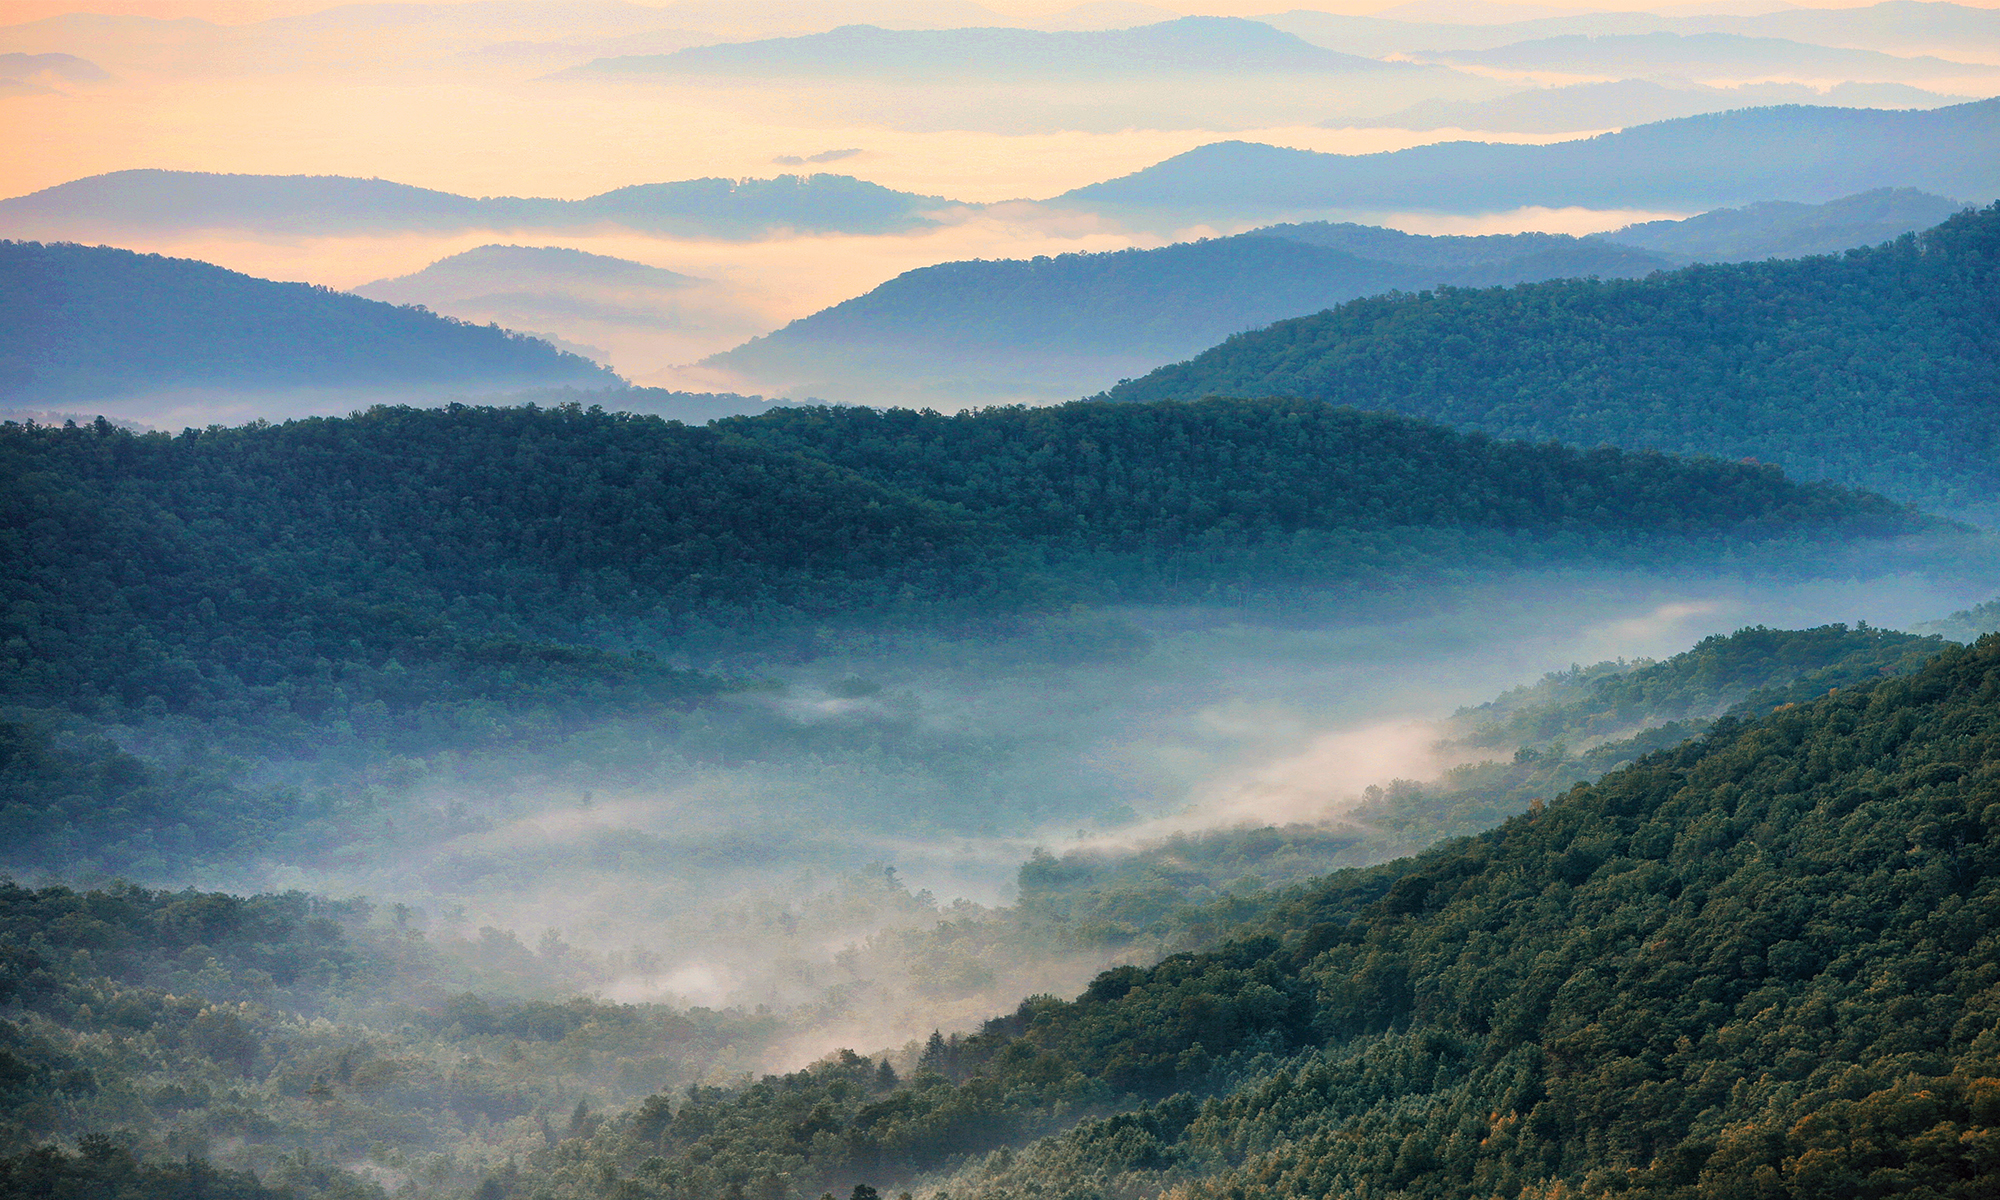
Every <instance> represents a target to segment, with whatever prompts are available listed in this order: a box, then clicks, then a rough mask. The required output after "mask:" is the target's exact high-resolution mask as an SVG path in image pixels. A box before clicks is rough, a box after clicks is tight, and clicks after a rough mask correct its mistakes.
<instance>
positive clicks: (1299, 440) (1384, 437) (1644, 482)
mask: <svg viewBox="0 0 2000 1200" xmlns="http://www.w3.org/2000/svg"><path fill="white" fill-rule="evenodd" d="M716 428H717V429H718V430H721V431H723V432H725V433H727V434H729V435H732V436H735V437H740V438H742V439H744V440H746V441H751V442H754V443H756V444H758V445H761V446H765V447H768V448H770V449H773V450H785V451H788V452H794V453H798V454H801V455H803V456H805V457H808V458H811V459H814V460H820V461H825V462H827V463H829V464H832V465H834V466H838V467H840V468H842V469H844V470H849V471H853V472H854V473H856V474H857V475H859V476H861V477H863V478H866V479H868V480H871V481H873V482H875V483H877V484H879V485H881V486H883V487H888V488H894V489H896V490H898V491H902V492H906V493H909V494H913V495H921V496H924V497H925V498H927V499H929V500H932V501H936V502H939V503H941V504H943V505H945V506H947V507H948V508H950V509H952V510H954V511H960V512H964V513H967V514H969V515H971V516H974V517H976V518H978V519H980V520H981V521H982V522H983V523H985V524H986V525H988V526H989V527H993V528H997V529H1001V530H1004V531H1005V534H1006V536H1008V537H1010V538H1014V539H1020V540H1023V541H1027V542H1030V543H1032V544H1033V545H1034V546H1035V547H1036V548H1037V549H1038V550H1039V551H1040V552H1042V553H1044V554H1049V555H1072V556H1073V555H1091V556H1101V555H1118V556H1137V557H1138V560H1139V561H1138V564H1137V565H1136V566H1135V567H1134V568H1133V569H1137V570H1141V571H1144V572H1148V573H1149V574H1150V578H1149V577H1148V576H1147V575H1141V576H1140V579H1139V580H1138V581H1134V582H1136V583H1138V584H1139V586H1138V587H1130V585H1128V589H1129V590H1128V594H1133V593H1136V594H1138V595H1140V596H1143V595H1144V594H1145V591H1144V590H1143V589H1145V588H1147V587H1148V586H1149V585H1150V587H1152V588H1157V587H1159V585H1160V584H1161V583H1162V582H1165V581H1164V580H1162V579H1161V578H1160V576H1161V575H1162V574H1163V573H1164V574H1167V575H1173V576H1178V577H1181V578H1185V577H1186V576H1187V574H1188V573H1190V572H1200V573H1201V574H1203V575H1206V576H1208V577H1209V578H1210V579H1211V580H1213V579H1215V578H1217V577H1220V578H1223V579H1228V578H1230V577H1231V576H1235V577H1237V578H1238V579H1244V577H1245V576H1248V577H1249V579H1255V578H1257V577H1258V576H1259V575H1262V576H1264V577H1267V578H1276V579H1281V580H1282V579H1286V578H1290V579H1308V578H1314V577H1321V578H1324V577H1327V576H1333V577H1339V576H1342V575H1348V574H1351V573H1352V572H1353V571H1354V570H1355V569H1356V567H1358V566H1359V565H1360V564H1362V563H1364V562H1371V563H1372V562H1380V561H1382V556H1385V555H1387V556H1389V557H1390V558H1392V559H1393V558H1394V557H1396V556H1397V555H1396V552H1394V551H1392V550H1391V549H1390V548H1389V544H1388V543H1386V542H1382V541H1379V540H1370V539H1366V538H1364V539H1362V540H1360V541H1355V540H1351V539H1350V536H1349V535H1355V536H1359V535H1362V534H1364V533H1366V534H1376V533H1380V532H1383V531H1388V530H1402V531H1406V532H1403V533H1399V534H1398V535H1397V537H1398V539H1410V540H1408V541H1404V542H1402V543H1401V544H1403V545H1404V546H1405V547H1406V548H1408V549H1409V550H1410V551H1411V553H1412V557H1411V558H1410V559H1408V560H1406V561H1408V562H1412V563H1414V562H1417V561H1422V559H1423V557H1424V556H1425V555H1426V554H1427V551H1425V550H1420V549H1417V547H1420V546H1424V545H1426V543H1427V540H1428V539H1430V538H1432V537H1435V536H1437V532H1438V531H1454V532H1453V533H1452V536H1453V537H1455V538H1456V537H1461V536H1465V535H1469V534H1473V533H1474V532H1475V531H1480V532H1481V533H1482V534H1484V533H1504V534H1506V535H1508V536H1526V537H1528V538H1531V539H1533V538H1553V539H1555V542H1556V543H1562V544H1564V548H1563V549H1560V550H1556V546H1555V544H1553V543H1551V544H1548V545H1546V546H1545V547H1544V551H1535V552H1530V553H1542V552H1546V551H1548V550H1556V552H1557V553H1558V554H1568V553H1572V552H1578V553H1582V554H1585V555H1589V554H1594V553H1599V552H1603V551H1609V550H1611V547H1612V546H1613V545H1614V544H1615V543H1616V542H1618V541H1620V540H1623V539H1628V538H1641V539H1644V538H1653V537H1665V538H1669V539H1689V540H1691V541H1702V540H1707V539H1714V538H1718V537H1719V538H1722V539H1725V540H1735V539H1749V540H1761V539H1767V538H1787V537H1792V536H1796V535H1798V534H1801V533H1804V532H1805V531H1807V530H1809V529H1811V528H1813V527H1815V526H1831V525H1839V526H1843V527H1845V528H1846V529H1848V530H1854V531H1858V530H1860V529H1863V528H1868V529H1871V530H1872V531H1874V532H1880V533H1886V532H1889V531H1892V530H1898V529H1902V530H1908V529H1914V528H1917V527H1918V525H1917V524H1916V522H1918V521H1919V520H1920V519H1919V518H1916V517H1914V516H1913V515H1911V514H1909V513H1907V512H1898V511H1896V509H1895V508H1894V506H1892V505H1886V504H1884V503H1883V502H1882V501H1880V499H1879V498H1875V497H1868V496H1865V495H1859V494H1855V493H1851V492H1845V491H1841V490H1838V489H1829V488H1820V487H1801V486H1799V485H1797V484H1794V483H1792V482H1790V481H1788V480H1786V479H1785V478H1784V476H1783V475H1781V474H1779V473H1778V472H1776V471H1773V470H1771V469H1769V468H1766V467H1757V466H1754V465H1751V464H1744V463H1724V462H1716V461H1712V460H1695V461H1688V460H1679V459H1672V458H1667V457H1664V456H1661V455H1633V454H1622V453H1618V452H1615V451H1609V450H1598V451H1590V452H1582V451H1577V450H1572V449H1569V448H1566V447H1561V446H1554V445H1548V444H1543V445H1529V444H1525V443H1520V442H1501V441H1493V440H1489V439H1487V438H1484V437H1480V436H1469V437H1468V436H1465V435H1460V434H1455V433H1452V432H1450V431H1448V430H1445V429H1442V428H1440V427H1438V426H1436V425H1431V424H1427V423H1424V422H1420V421H1411V420H1408V419H1406V418H1401V417H1394V416H1388V415H1385V414H1376V413H1364V412H1356V411H1353V410H1351V409H1338V408H1333V407H1331V406H1328V405H1325V404H1320V403H1316V402H1311V401H1291V400H1283V401H1275V402H1274V401H1236V400H1211V401H1203V402H1201V403H1197V404H1173V403H1169V404H1155V405H1146V406H1142V407H1139V408H1130V407H1127V406H1122V405H1105V404H1094V403H1090V402H1084V401H1079V402H1075V403H1071V404H1065V405H1060V406H1057V407H1051V408H1025V407H1014V408H995V409H985V410H982V411H979V412H974V413H961V414H958V415H956V416H941V415H939V414H937V413H917V412H910V411H908V410H903V409H887V410H879V411H878V410H875V409H865V408H808V407H800V408H790V409H782V410H777V411H773V412H769V413H765V414H762V415H760V416H756V417H738V418H732V419H730V420H727V421H721V422H718V423H717V424H716ZM1420 530H1421V531H1429V532H1423V533H1419V532H1415V531H1420ZM1322 535H1323V536H1322ZM1475 540H1476V539H1475ZM1469 545H1470V543H1468V546H1469ZM1586 547H1595V549H1586ZM1611 552H1613V553H1615V551H1611ZM1246 560H1247V562H1248V563H1249V564H1254V567H1255V570H1254V572H1252V571H1248V570H1245V568H1244V566H1243V565H1241V564H1244V563H1245V561H1246ZM1092 574H1095V575H1097V576H1098V577H1099V578H1102V576H1103V571H1102V569H1101V568H1098V569H1096V570H1094V571H1093V572H1092ZM1245 581H1246V582H1247V581H1248V580H1245ZM1168 594H1171V593H1168Z"/></svg>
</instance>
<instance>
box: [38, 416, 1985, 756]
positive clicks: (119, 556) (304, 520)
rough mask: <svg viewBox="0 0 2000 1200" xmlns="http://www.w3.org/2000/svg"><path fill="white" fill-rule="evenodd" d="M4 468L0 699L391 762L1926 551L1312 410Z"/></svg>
mask: <svg viewBox="0 0 2000 1200" xmlns="http://www.w3.org/2000/svg"><path fill="white" fill-rule="evenodd" d="M0 472H4V474H5V475H6V477H8V478H11V479H14V480H17V481H20V483H19V486H16V487H15V488H13V489H10V490H7V491H6V492H4V493H0V518H4V521H3V522H0V528H4V529H5V530H7V531H8V533H7V535H6V536H7V537H8V538H9V539H10V540H9V541H8V543H7V549H6V552H5V553H4V554H0V562H4V564H5V572H4V577H0V588H4V591H3V592H0V601H4V603H0V613H4V614H7V615H6V616H4V618H0V646H4V647H6V649H5V650H4V658H0V687H4V692H0V696H4V697H5V698H6V699H7V700H8V701H10V702H12V703H15V704H21V705H26V706H29V707H48V706H55V707H59V708H67V709H75V710H77V711H78V712H79V713H95V714H98V715H99V718H100V719H101V718H103V717H105V716H108V715H109V714H113V713H126V714H129V715H130V716H131V717H132V719H135V720H137V719H142V718H145V717H147V716H148V715H149V714H150V715H151V716H155V717H165V716H167V715H168V714H179V715H182V716H186V717H188V718H193V719H199V720H202V721H204V722H207V723H209V725H210V727H211V728H212V729H213V730H214V731H215V736H218V737H221V736H226V737H232V738H249V739H251V740H252V741H255V742H259V743H270V742H276V743H280V744H284V745H287V746H297V747H311V746H313V745H315V744H316V743H317V741H318V739H319V738H320V737H321V736H322V734H321V733H320V732H317V731H319V730H321V729H322V728H323V727H325V726H328V725H331V724H333V723H336V722H346V723H348V724H349V725H350V726H351V729H352V730H363V731H367V732H366V733H365V737H366V738H368V739H372V740H375V741H377V742H379V744H380V745H381V746H382V747H390V746H396V747H403V746H409V745H421V744H424V743H425V742H426V741H428V740H435V739H437V738H440V737H444V736H446V735H447V733H448V732H450V731H454V730H457V729H458V727H459V725H460V724H461V723H469V726H470V727H473V728H478V727H483V725H482V723H483V724H484V725H491V723H492V721H491V716H492V714H493V712H495V711H497V710H496V709H494V708H493V707H492V706H494V705H500V706H503V707H504V706H505V705H508V704H514V703H539V704H542V705H544V706H546V707H547V708H548V709H549V710H550V712H551V714H552V715H550V716H548V717H546V718H544V719H546V720H556V719H557V717H556V716H555V715H553V714H556V713H562V712H570V711H577V712H582V711H588V710H591V709H594V708H605V707H609V708H610V709H613V710H615V709H617V708H618V707H619V706H621V705H625V704H628V703H634V702H637V701H638V700H639V699H645V700H647V702H649V703H650V702H657V700H658V696H659V695H662V694H664V695H667V696H672V695H673V694H675V692H676V689H683V688H687V687H693V686H697V685H695V684H692V683H690V682H689V681H688V680H687V679H686V678H684V677H683V675H682V674H681V673H676V672H673V671H670V670H667V669H666V668H665V667H664V666H663V663H664V662H666V661H683V662H685V661H690V660H695V661H705V660H707V658H712V656H713V655H714V654H716V653H718V652H720V651H724V650H728V649H729V648H731V647H741V646H766V647H769V646H785V645H789V644H791V642H790V640H791V639H794V638H795V637H797V636H799V635H800V634H801V633H802V632H803V633H804V634H805V635H806V636H807V638H808V640H810V638H811V637H812V636H817V635H816V634H814V633H813V632H812V631H814V630H817V629H821V628H823V627H853V628H875V627H878V626H881V625H884V624H900V625H903V626H918V627H921V626H925V625H929V626H933V627H946V626H952V625H954V624H956V623H960V622H964V621H967V620H984V619H989V618H994V617H1008V616H1011V615H1016V614H1022V613H1030V612H1038V611H1047V610H1050V609H1051V608H1060V607H1062V606H1066V605H1068V604H1071V603H1075V602H1079V601H1090V600H1099V601H1119V602H1127V603H1145V602H1153V601H1164V602H1202V601H1215V600H1221V599H1228V600H1230V601H1231V602H1236V603H1247V602H1250V601H1253V600H1258V599H1260V598H1284V597H1296V596H1298V595H1300V594H1304V593H1309V592H1317V591H1319V590H1322V589H1332V590H1331V592H1330V593H1328V594H1330V595H1333V596H1336V597H1338V596H1347V595H1349V592H1350V591H1352V590H1358V591H1360V592H1366V591H1368V590H1370V589H1379V588H1383V587H1389V586H1394V585H1396V584H1398V583H1399V582H1400V583H1411V584H1417V583H1423V582H1425V581H1432V580H1436V579H1439V578H1444V577H1452V578H1458V577H1465V576H1469V575H1470V574H1474V573H1477V572H1481V571H1488V570H1491V571H1502V570H1509V569H1514V568H1522V567H1537V568H1541V567H1551V566H1586V565H1607V566H1608V565H1617V564H1624V565H1644V566H1647V567H1658V566H1659V565H1660V564H1663V563H1667V562H1686V563H1702V562H1715V561H1724V560H1732V559H1733V558H1734V557H1736V556H1739V555H1742V554H1747V553H1754V554H1755V555H1756V560H1757V562H1758V564H1759V566H1758V569H1759V570H1763V571H1770V572H1777V573H1781V574H1784V573H1794V572H1798V571H1805V572H1807V573H1812V572H1817V571H1820V570H1824V569H1828V564H1838V565H1837V566H1836V567H1834V568H1833V569H1838V570H1843V571H1844V570H1848V569H1872V568H1873V567H1877V566H1879V565H1880V564H1879V563H1871V564H1848V563H1847V562H1846V559H1847V556H1848V553H1849V551H1850V549H1852V548H1854V547H1856V546H1857V545H1860V544H1870V545H1873V544H1874V540H1875V539H1881V538H1889V537H1895V536H1897V535H1901V534H1909V533H1924V532H1940V531H1944V532H1948V531H1946V530H1944V527H1943V525H1942V523H1940V522H1937V521H1936V520H1934V519H1932V518H1927V517H1924V516H1921V515H1920V514H1917V513H1915V512H1913V511H1910V510H1908V509H1906V508H1903V507H1901V506H1898V505H1896V504H1893V503H1891V502H1890V501H1887V500H1884V499H1882V498H1881V497H1878V496H1870V495H1866V494H1862V493H1854V492H1848V491H1843V490H1840V489H1834V488H1828V487H1824V486H1809V485H1802V484H1797V483H1794V482H1792V481H1789V480H1787V479H1785V478H1784V476H1782V475H1781V474H1780V473H1779V472H1778V471H1777V470H1775V469H1773V468H1770V467H1758V466H1751V465H1746V464H1739V463H1723V462H1717V461H1712V460H1686V461H1683V460H1679V459H1672V458H1667V457H1663V456H1660V455H1627V454H1621V453H1618V452H1616V451H1594V452H1589V453H1585V452H1581V451H1576V450H1570V449H1565V448H1563V447H1559V446H1554V445H1546V444H1545V445H1539V446H1537V445H1528V444H1525V443H1514V442H1497V441H1491V440H1488V439H1485V438H1481V437H1469V436H1466V435H1461V434H1457V433H1453V432H1451V431H1450V430H1446V429H1443V428H1441V427H1439V426H1435V425H1430V424H1426V423H1424V422H1420V421H1414V420H1410V419H1408V418H1403V417H1395V416H1387V415H1380V414H1363V413H1356V412H1352V411H1347V410H1338V409H1334V408H1331V407H1329V406H1327V405H1323V404H1318V403H1314V402H1283V403H1279V402H1269V401H1216V402H1208V403H1201V404H1178V403H1165V404H1151V405H1146V404H1142V405H1107V404H1091V403H1083V402H1078V403H1073V404H1070V405H1066V406H1062V407H1060V408H1046V409H1032V410H1029V409H1003V410H991V411H988V412H984V413H979V414H969V415H964V416H959V417H944V416H940V415H938V414H935V413H930V414H924V413H917V412H911V411H908V410H891V411H886V412H876V411H874V410H871V409H859V408H855V409H837V408H836V409H827V408H783V409H776V410H773V411H770V412H767V413H765V414H763V415H761V416H757V417H739V418H733V419H729V420H724V421H720V422H717V423H715V424H713V425H711V426H708V427H705V428H702V427H695V428H691V427H688V426H685V425H681V424H678V423H673V422H667V421H662V420H659V419H657V418H651V417H634V416H629V415H621V414H609V413H605V412H604V411H603V410H602V409H599V408H597V407H595V406H593V407H591V408H588V409H586V408H584V407H583V406H582V405H581V404H580V403H575V402H571V403H566V404H563V405H562V406H560V407H557V408H551V409H540V408H535V407H532V406H529V407H517V408H468V407H466V406H463V405H453V406H451V407H449V408H447V409H443V410H417V409H408V408H378V409H374V410H371V411H369V412H368V413H365V414H361V415H358V416H355V417H351V418H316V419H310V420H299V421H289V422H286V423H284V424H282V425H252V426H244V427H241V428H237V429H221V428H217V429H211V430H209V431H207V432H200V431H188V432H187V433H184V434H182V435H180V436H176V437H169V436H167V435H165V434H145V435H134V434H132V433H130V432H129V431H125V430H120V429H117V428H115V427H113V426H112V425H110V424H109V423H108V422H103V421H100V422H98V423H97V424H96V425H95V426H94V427H92V426H84V427H76V426H71V427H68V428H51V427H33V426H28V427H24V426H21V425H14V424H0ZM1350 599H1356V600H1357V602H1358V598H1356V597H1350ZM655 655H658V656H660V657H657V658H656V657H654V656H655ZM565 719H566V718H565ZM397 752H401V751H400V750H398V751H397Z"/></svg>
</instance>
